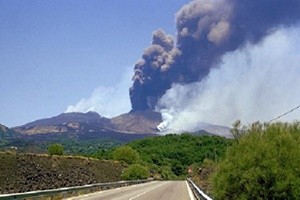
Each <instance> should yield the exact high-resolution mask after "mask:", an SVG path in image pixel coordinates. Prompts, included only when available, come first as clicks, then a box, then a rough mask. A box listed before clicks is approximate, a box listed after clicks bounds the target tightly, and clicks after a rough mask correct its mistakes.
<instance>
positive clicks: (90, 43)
mask: <svg viewBox="0 0 300 200" xmlns="http://www.w3.org/2000/svg"><path fill="white" fill-rule="evenodd" d="M186 2H188V1H187V0H172V1H158V0H157V1H148V0H99V1H95V0H94V1H91V0H81V1H76V0H64V1H61V0H51V1H35V0H30V1H23V0H19V1H18V0H0V76H1V78H0V92H1V98H0V123H2V124H4V125H7V126H16V125H22V124H24V123H27V122H29V121H32V120H36V119H38V118H44V117H50V116H54V115H57V114H60V113H62V112H64V111H66V109H67V107H68V106H69V105H74V104H76V103H77V102H78V101H80V100H82V99H83V98H89V97H90V96H91V95H92V93H93V91H94V90H98V92H100V93H101V89H103V90H104V91H105V92H104V94H107V90H114V89H115V87H116V85H118V84H119V85H120V83H121V86H120V87H123V86H124V85H126V84H127V85H129V84H131V82H130V76H131V75H132V74H133V72H132V68H133V66H134V64H135V62H136V61H137V59H138V58H140V56H141V55H142V52H143V49H145V48H146V47H147V46H148V45H149V43H150V42H151V34H152V32H153V31H154V30H155V29H158V28H163V29H164V30H165V31H166V32H167V33H170V34H174V33H175V23H174V15H175V12H176V11H177V10H178V9H179V8H180V7H182V6H183V5H184V4H185V3H186ZM122 77H123V78H122ZM124 77H125V78H127V77H129V81H127V82H126V83H124V84H123V85H122V79H125V78H124ZM123 82H124V81H123ZM127 85H126V87H127ZM106 88H108V89H106ZM99 90H100V91H99ZM118 90H122V89H121V88H118ZM122 92H123V93H124V91H122ZM125 93H126V94H127V93H128V89H126V91H125ZM117 96H118V97H119V96H120V95H117ZM122 98H124V99H119V101H122V100H123V101H128V102H129V98H128V95H127V96H126V97H122ZM127 99H128V100H127ZM128 102H126V103H123V105H128V106H129V103H128ZM122 109H128V110H129V109H130V106H129V107H128V108H124V106H123V108H122ZM100 114H101V113H100Z"/></svg>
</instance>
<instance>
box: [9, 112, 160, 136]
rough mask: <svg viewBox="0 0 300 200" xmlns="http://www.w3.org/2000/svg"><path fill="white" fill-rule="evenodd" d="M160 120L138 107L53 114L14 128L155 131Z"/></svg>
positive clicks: (25, 130) (38, 131) (28, 130)
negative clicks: (109, 113)
mask: <svg viewBox="0 0 300 200" xmlns="http://www.w3.org/2000/svg"><path fill="white" fill-rule="evenodd" d="M161 121H162V119H161V115H160V113H157V112H153V111H140V112H133V113H126V114H123V115H120V116H118V117H114V118H111V119H109V118H106V117H102V116H100V115H99V114H98V113H96V112H88V113H77V112H74V113H63V114H60V115H58V116H55V117H51V118H46V119H40V120H37V121H34V122H30V123H28V124H25V125H23V126H19V127H15V128H14V130H15V131H17V132H19V133H22V134H27V135H35V134H45V133H69V132H72V133H104V132H116V133H124V134H155V133H157V132H158V130H157V128H156V127H157V125H158V124H159V123H160V122H161Z"/></svg>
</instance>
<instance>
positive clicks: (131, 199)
mask: <svg viewBox="0 0 300 200" xmlns="http://www.w3.org/2000/svg"><path fill="white" fill-rule="evenodd" d="M165 184H167V183H162V184H160V185H157V186H155V187H153V188H151V189H149V190H146V191H145V192H143V193H141V194H138V195H136V196H134V197H131V198H130V199H129V200H133V199H135V198H138V197H140V196H142V195H144V194H146V193H147V192H150V191H151V190H154V189H156V188H158V187H160V186H163V185H165Z"/></svg>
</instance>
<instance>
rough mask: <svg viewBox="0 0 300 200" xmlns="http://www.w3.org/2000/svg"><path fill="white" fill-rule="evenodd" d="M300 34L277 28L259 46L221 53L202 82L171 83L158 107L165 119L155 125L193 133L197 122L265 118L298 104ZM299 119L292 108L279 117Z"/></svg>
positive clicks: (266, 119) (248, 120)
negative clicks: (214, 65)
mask: <svg viewBox="0 0 300 200" xmlns="http://www.w3.org/2000/svg"><path fill="white" fill-rule="evenodd" d="M299 32H300V29H299V28H298V29H285V30H279V31H277V32H276V33H275V34H273V35H272V36H270V37H268V38H267V39H266V40H265V41H264V42H263V43H262V44H261V45H257V46H252V45H248V46H247V47H245V48H244V49H243V50H239V51H236V52H234V53H231V54H228V55H226V56H225V57H224V59H223V63H222V64H221V65H220V68H216V69H213V70H212V71H211V73H210V74H209V75H208V76H207V77H206V78H205V79H204V80H203V81H202V82H195V83H190V84H186V85H182V84H175V85H173V86H172V89H170V90H168V91H167V92H166V94H165V95H164V96H163V97H162V98H161V100H160V101H159V103H158V106H157V110H158V111H160V112H161V113H162V117H163V121H164V122H163V123H161V124H160V126H159V128H160V129H161V130H164V131H168V130H189V131H196V130H198V128H199V127H200V126H201V123H200V122H206V123H215V124H220V125H225V126H231V124H232V123H233V122H234V121H235V120H237V119H240V120H242V122H243V123H245V124H247V123H251V122H254V121H257V120H260V121H269V120H271V119H273V118H274V117H277V116H278V115H280V114H282V113H284V112H286V111H288V110H290V109H292V108H294V107H295V106H297V105H299V102H300V90H299V85H300V79H299V74H300V67H299V63H300V46H299V45H298V44H300V39H299ZM299 118H300V111H299V110H297V111H295V112H293V113H290V114H289V115H288V116H285V117H284V118H282V120H284V121H293V120H295V119H299Z"/></svg>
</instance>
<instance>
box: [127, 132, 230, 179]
mask: <svg viewBox="0 0 300 200" xmlns="http://www.w3.org/2000/svg"><path fill="white" fill-rule="evenodd" d="M230 143H231V140H229V139H226V138H223V137H218V136H195V135H190V134H181V135H178V134H169V135H166V136H160V137H152V138H146V139H142V140H137V141H134V142H131V143H129V144H128V145H129V146H130V147H132V148H133V149H135V150H137V151H138V152H139V155H140V158H141V160H142V162H144V163H145V164H147V165H148V166H150V168H151V170H152V171H154V173H159V174H160V175H161V178H163V179H174V178H176V176H178V177H182V176H185V175H186V174H187V167H188V166H190V165H191V164H193V163H202V162H203V160H204V159H206V158H207V159H211V160H219V159H220V158H222V157H223V156H224V154H225V149H226V147H227V146H228V145H230Z"/></svg>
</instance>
